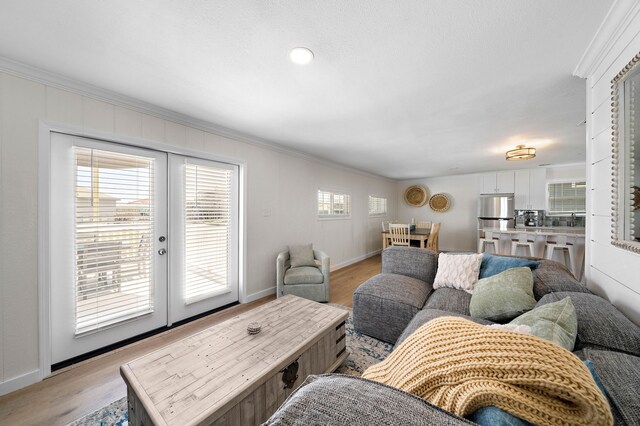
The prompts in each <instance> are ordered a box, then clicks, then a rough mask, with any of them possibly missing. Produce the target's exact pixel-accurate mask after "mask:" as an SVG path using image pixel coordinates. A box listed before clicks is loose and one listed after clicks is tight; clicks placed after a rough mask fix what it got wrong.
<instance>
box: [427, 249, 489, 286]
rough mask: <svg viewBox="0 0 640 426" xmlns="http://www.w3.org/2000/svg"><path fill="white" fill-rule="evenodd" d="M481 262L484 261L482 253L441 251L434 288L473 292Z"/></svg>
mask: <svg viewBox="0 0 640 426" xmlns="http://www.w3.org/2000/svg"><path fill="white" fill-rule="evenodd" d="M480 263H482V253H478V254H476V253H474V254H447V253H440V255H439V256H438V270H437V272H436V279H435V281H434V282H433V288H434V289H437V288H441V287H449V288H457V289H459V290H464V291H466V292H467V293H473V289H474V287H475V285H476V283H477V282H478V275H479V274H480Z"/></svg>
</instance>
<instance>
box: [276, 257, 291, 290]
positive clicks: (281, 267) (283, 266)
mask: <svg viewBox="0 0 640 426" xmlns="http://www.w3.org/2000/svg"><path fill="white" fill-rule="evenodd" d="M290 267H291V264H290V263H289V250H286V251H283V252H280V253H278V257H277V258H276V296H277V297H280V296H282V294H283V291H284V273H285V272H287V269H289V268H290Z"/></svg>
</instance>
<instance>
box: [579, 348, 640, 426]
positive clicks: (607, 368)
mask: <svg viewBox="0 0 640 426" xmlns="http://www.w3.org/2000/svg"><path fill="white" fill-rule="evenodd" d="M583 352H584V355H585V357H586V358H587V359H589V360H591V362H593V367H594V368H595V370H596V372H597V373H598V377H600V381H601V382H602V386H603V387H604V390H605V393H606V396H607V398H608V399H609V404H610V405H611V411H612V413H613V417H614V419H615V424H616V425H618V424H628V425H637V424H638V422H639V420H640V398H639V397H638V395H640V358H639V357H637V356H633V355H629V354H623V353H620V352H613V351H603V350H596V349H589V348H586V349H584V351H583Z"/></svg>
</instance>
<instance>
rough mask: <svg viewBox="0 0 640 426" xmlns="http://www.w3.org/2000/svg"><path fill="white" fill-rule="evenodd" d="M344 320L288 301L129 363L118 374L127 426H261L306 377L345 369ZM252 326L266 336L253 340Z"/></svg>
mask: <svg viewBox="0 0 640 426" xmlns="http://www.w3.org/2000/svg"><path fill="white" fill-rule="evenodd" d="M347 317H348V312H347V311H345V310H342V309H339V308H334V307H331V306H327V305H322V304H320V303H316V302H313V301H310V300H306V299H302V298H299V297H296V296H284V297H281V298H279V299H277V300H274V301H272V302H269V303H267V304H265V305H263V306H261V307H259V308H256V309H253V310H251V311H249V312H245V313H243V314H241V315H238V316H237V317H234V318H231V319H229V320H227V321H224V322H222V323H220V324H217V325H215V326H213V327H211V328H208V329H206V330H204V331H202V332H200V333H197V334H194V335H193V336H190V337H187V338H185V339H183V340H181V341H179V342H176V343H173V344H171V345H169V346H166V347H164V348H162V349H159V350H157V351H155V352H152V353H150V354H148V355H145V356H143V357H141V358H138V359H136V360H134V361H131V362H129V363H127V364H125V365H123V366H121V367H120V373H121V375H122V377H123V379H124V381H125V382H126V384H127V396H128V400H129V424H131V425H152V424H154V425H181V426H182V425H196V424H197V425H200V424H225V425H251V424H260V423H262V422H264V421H266V420H267V419H268V418H269V417H270V416H271V414H273V413H274V412H275V410H276V409H277V408H278V407H279V406H280V405H281V404H282V402H284V400H285V399H286V397H287V396H288V395H289V394H290V393H291V392H292V391H293V390H294V389H295V388H296V387H297V386H298V385H300V383H302V381H303V380H304V379H305V378H306V377H307V375H309V374H322V373H328V372H332V371H335V369H336V368H338V367H339V366H340V364H342V363H343V362H344V360H345V359H346V358H347V355H348V352H347V351H346V339H345V321H346V319H347ZM254 321H257V322H259V323H261V325H262V331H261V332H260V333H259V334H256V335H249V334H248V332H247V325H248V324H249V323H250V322H254ZM285 382H286V383H285Z"/></svg>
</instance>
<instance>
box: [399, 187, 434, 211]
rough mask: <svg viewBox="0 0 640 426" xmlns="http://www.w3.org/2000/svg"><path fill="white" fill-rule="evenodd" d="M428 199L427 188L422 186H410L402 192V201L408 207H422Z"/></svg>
mask: <svg viewBox="0 0 640 426" xmlns="http://www.w3.org/2000/svg"><path fill="white" fill-rule="evenodd" d="M428 199H429V194H428V193H427V188H425V187H424V186H422V185H412V186H410V187H409V188H407V190H406V191H404V201H406V202H407V204H409V205H410V206H414V207H422V206H424V205H425V203H426V202H427V200H428Z"/></svg>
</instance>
